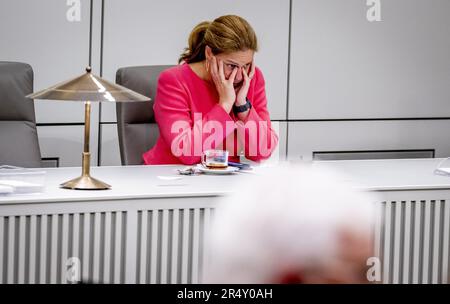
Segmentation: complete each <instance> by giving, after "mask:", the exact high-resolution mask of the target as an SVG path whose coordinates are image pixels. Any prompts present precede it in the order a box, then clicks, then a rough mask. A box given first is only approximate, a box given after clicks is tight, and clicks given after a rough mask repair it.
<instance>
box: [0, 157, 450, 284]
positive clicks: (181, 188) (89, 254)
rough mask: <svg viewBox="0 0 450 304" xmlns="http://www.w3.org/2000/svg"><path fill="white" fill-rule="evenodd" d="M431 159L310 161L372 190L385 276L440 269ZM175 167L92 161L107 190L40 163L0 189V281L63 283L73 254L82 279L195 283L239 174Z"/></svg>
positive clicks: (445, 208)
mask: <svg viewBox="0 0 450 304" xmlns="http://www.w3.org/2000/svg"><path fill="white" fill-rule="evenodd" d="M438 162H439V160H376V161H339V162H317V163H314V166H319V167H320V166H331V167H333V168H334V169H336V170H339V171H342V172H345V173H346V174H347V176H348V177H347V178H348V179H349V180H354V181H358V182H359V183H361V184H363V185H364V187H366V188H368V189H371V190H373V191H377V192H379V193H381V195H383V197H384V198H385V200H383V202H378V204H379V206H380V209H379V210H380V212H381V213H380V216H379V217H378V226H377V231H376V233H375V238H374V242H375V246H376V250H377V253H378V254H379V256H380V258H381V260H382V266H383V281H384V282H444V281H446V277H447V275H448V255H449V251H448V249H449V230H450V227H449V223H450V213H449V211H450V178H448V177H442V176H435V175H433V170H434V168H435V167H436V165H437V163H438ZM176 168H180V167H177V166H155V167H144V166H139V167H100V168H92V175H93V176H94V177H96V178H99V179H100V180H103V181H105V182H107V183H110V184H111V185H112V186H113V189H112V190H107V191H73V190H65V189H60V188H59V187H58V185H59V184H60V183H61V182H64V181H66V180H68V179H71V178H73V177H76V176H78V174H79V173H80V169H79V168H59V169H46V171H47V174H46V191H45V193H43V194H39V195H29V196H26V195H23V196H13V197H0V282H3V283H5V282H18V283H23V282H30V283H38V282H50V283H59V282H63V283H64V282H66V269H67V266H66V260H67V258H69V257H78V258H79V259H80V262H81V272H82V278H83V280H84V281H92V282H116V283H119V282H125V283H134V282H138V283H195V282H198V281H199V280H201V277H200V274H201V271H202V267H203V263H204V254H203V252H204V246H203V242H204V233H205V231H207V229H208V228H209V225H210V221H211V219H212V217H213V214H214V207H215V204H216V198H217V197H220V196H222V195H225V194H226V192H224V190H226V191H232V189H233V188H234V187H233V185H234V184H235V183H237V182H238V181H239V179H240V178H241V176H239V175H233V176H206V175H201V176H185V177H183V178H182V179H181V180H176V181H166V180H162V179H159V178H158V176H168V175H175V174H176V173H175V169H176Z"/></svg>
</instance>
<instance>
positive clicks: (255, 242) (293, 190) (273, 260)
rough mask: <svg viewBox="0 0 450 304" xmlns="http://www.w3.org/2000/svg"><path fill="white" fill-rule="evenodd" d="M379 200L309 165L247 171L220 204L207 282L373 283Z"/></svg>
mask: <svg viewBox="0 0 450 304" xmlns="http://www.w3.org/2000/svg"><path fill="white" fill-rule="evenodd" d="M375 202H376V198H375V197H374V196H373V195H372V194H369V193H367V192H363V191H361V190H356V187H355V186H352V185H349V184H348V183H344V182H343V181H342V177H341V176H338V175H336V173H333V172H329V171H325V170H323V169H321V170H319V169H317V168H315V169H313V168H311V167H310V166H306V165H302V166H300V165H296V166H292V165H291V166H290V167H288V166H281V167H277V168H270V169H268V170H267V172H265V173H264V174H263V175H255V176H251V177H250V176H249V179H248V180H246V181H244V182H242V183H240V184H239V189H238V190H237V191H236V192H235V194H233V195H232V196H228V197H226V198H224V199H223V201H221V203H220V204H219V207H218V209H217V211H216V212H215V220H214V223H213V226H212V230H211V233H210V235H209V238H208V239H207V241H208V242H209V245H208V246H207V247H208V248H209V252H208V253H209V254H208V260H209V261H208V263H207V265H206V268H205V270H206V271H205V274H204V278H205V280H204V283H255V284H258V283H262V284H265V283H368V281H367V278H366V272H367V269H368V266H366V261H367V259H368V258H369V257H371V256H373V252H372V229H373V222H374V219H375V218H374V212H375V209H374V203H375Z"/></svg>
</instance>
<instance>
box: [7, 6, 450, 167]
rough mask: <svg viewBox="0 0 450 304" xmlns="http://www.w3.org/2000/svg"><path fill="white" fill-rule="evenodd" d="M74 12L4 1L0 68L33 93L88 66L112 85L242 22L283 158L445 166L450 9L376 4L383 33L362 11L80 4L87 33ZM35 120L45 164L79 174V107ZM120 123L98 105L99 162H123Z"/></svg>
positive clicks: (43, 109)
mask: <svg viewBox="0 0 450 304" xmlns="http://www.w3.org/2000/svg"><path fill="white" fill-rule="evenodd" d="M91 4H92V9H91ZM68 9H69V6H67V4H66V1H61V0H39V1H27V0H2V1H1V2H0V41H2V43H1V47H0V60H3V61H22V62H27V63H29V64H31V65H32V67H33V69H34V72H35V86H34V88H35V90H40V89H42V88H44V87H47V86H49V85H51V84H54V83H57V82H59V81H62V80H66V79H68V78H71V77H73V76H76V75H78V74H80V73H82V72H83V69H84V67H85V66H86V65H88V64H89V63H90V64H91V65H92V67H93V71H94V73H95V74H98V75H101V76H103V77H105V78H106V79H108V80H112V81H114V80H115V73H116V71H117V69H118V68H120V67H124V66H133V65H150V64H175V63H176V61H177V58H178V55H179V54H180V52H181V51H182V49H183V48H184V47H185V45H186V43H187V37H188V34H189V32H190V30H191V29H192V28H193V27H194V26H195V25H196V24H197V23H198V22H200V21H203V20H211V19H213V18H215V17H217V16H219V15H223V14H238V15H241V16H243V17H245V18H246V19H247V20H248V21H249V22H250V23H251V24H252V25H253V26H254V28H255V30H256V32H257V34H258V38H259V41H260V52H259V53H258V54H257V57H256V60H257V64H258V66H260V67H261V69H262V70H263V72H264V74H265V77H266V82H267V93H268V102H269V111H270V112H271V118H272V119H273V120H275V121H277V122H279V123H280V124H279V125H280V130H281V133H282V134H281V138H282V141H281V147H280V153H281V154H283V155H284V154H285V153H288V157H289V158H292V159H298V158H303V159H311V157H312V154H313V153H314V152H317V151H321V152H324V151H365V150H367V151H378V150H381V151H383V150H419V149H431V150H435V152H436V156H449V155H450V146H449V144H447V142H446V132H445V130H448V129H449V128H448V127H449V123H450V85H449V83H450V56H449V55H448V54H450V18H448V16H449V15H450V1H448V0H433V1H429V0H396V1H392V0H381V16H382V21H381V22H368V21H367V19H366V12H367V10H368V9H369V7H368V6H367V5H366V1H365V0H345V1H337V0H282V1H280V0H246V1H242V0H215V1H208V0H192V1H182V0H166V1H155V0H153V1H149V0H128V1H123V0H107V1H102V0H92V1H91V0H81V20H80V22H69V21H67V19H66V13H67V10H68ZM91 19H92V22H91ZM290 20H291V23H290ZM289 37H290V38H291V40H290V41H289ZM289 42H290V43H289ZM289 45H290V46H291V48H290V49H289ZM289 54H290V57H289ZM89 59H91V60H89ZM89 61H90V62H89ZM288 75H290V79H289V82H288ZM36 117H37V122H38V125H39V127H38V131H39V136H40V144H41V149H42V154H43V157H49V158H59V159H60V165H63V166H79V165H80V155H81V150H82V135H83V134H82V123H83V108H82V105H78V104H75V103H70V102H67V103H60V102H53V101H47V102H43V101H37V102H36ZM435 118H440V119H435ZM405 119H406V120H405ZM115 122H116V116H115V106H114V105H113V104H112V105H107V104H102V105H101V110H100V109H99V107H98V106H97V105H95V106H94V108H93V114H92V125H93V126H94V127H93V130H92V143H91V151H92V152H93V159H94V163H95V162H96V161H97V159H99V160H100V163H101V164H102V165H115V164H119V163H120V156H119V149H118V140H117V129H116V128H117V127H116V124H115ZM67 124H69V125H67ZM69 142H70V144H64V143H69ZM286 146H287V151H286ZM99 150H100V153H101V154H100V156H99V158H97V151H99Z"/></svg>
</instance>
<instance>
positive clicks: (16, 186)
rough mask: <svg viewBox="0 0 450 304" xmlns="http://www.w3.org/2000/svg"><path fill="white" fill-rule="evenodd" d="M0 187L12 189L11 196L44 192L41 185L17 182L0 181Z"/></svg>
mask: <svg viewBox="0 0 450 304" xmlns="http://www.w3.org/2000/svg"><path fill="white" fill-rule="evenodd" d="M0 186H2V187H6V188H9V189H12V193H13V194H26V193H39V192H42V191H43V190H44V186H43V185H41V184H36V183H29V182H23V181H18V180H0ZM10 193H11V191H10Z"/></svg>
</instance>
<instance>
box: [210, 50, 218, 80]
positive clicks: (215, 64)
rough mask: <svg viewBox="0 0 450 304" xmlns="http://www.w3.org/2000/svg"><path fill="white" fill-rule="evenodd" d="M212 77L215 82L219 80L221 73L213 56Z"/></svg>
mask: <svg viewBox="0 0 450 304" xmlns="http://www.w3.org/2000/svg"><path fill="white" fill-rule="evenodd" d="M210 68H211V76H212V78H213V80H214V81H217V80H219V71H218V69H217V59H216V57H215V56H212V59H211V67H210Z"/></svg>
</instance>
